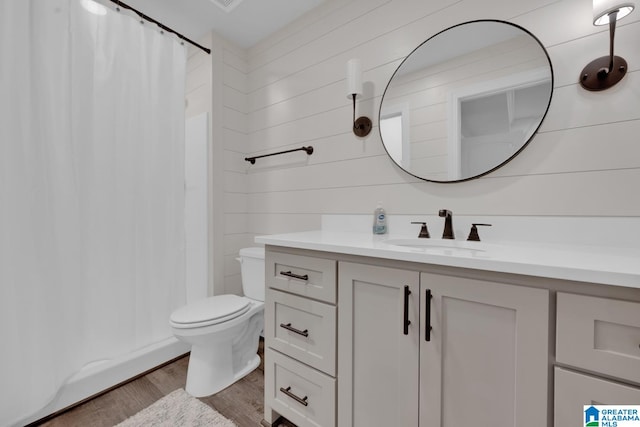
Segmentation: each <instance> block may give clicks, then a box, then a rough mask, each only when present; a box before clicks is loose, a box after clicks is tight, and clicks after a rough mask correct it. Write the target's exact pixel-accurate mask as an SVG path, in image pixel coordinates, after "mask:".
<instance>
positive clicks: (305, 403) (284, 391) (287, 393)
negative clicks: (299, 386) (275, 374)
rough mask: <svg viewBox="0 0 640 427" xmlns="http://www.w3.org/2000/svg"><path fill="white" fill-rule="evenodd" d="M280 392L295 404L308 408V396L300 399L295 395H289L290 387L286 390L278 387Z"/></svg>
mask: <svg viewBox="0 0 640 427" xmlns="http://www.w3.org/2000/svg"><path fill="white" fill-rule="evenodd" d="M280 391H281V392H283V393H284V394H286V395H287V396H289V397H290V398H292V399H293V400H295V401H296V402H298V403H299V404H301V405H304V406H309V402H308V401H307V399H308V396H305V397H302V398H300V397H298V396H296V395H295V394H293V393H291V386H289V387H287V388H284V387H280Z"/></svg>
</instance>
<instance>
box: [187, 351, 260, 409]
mask: <svg viewBox="0 0 640 427" xmlns="http://www.w3.org/2000/svg"><path fill="white" fill-rule="evenodd" d="M196 350H197V349H196ZM193 356H194V355H193V350H192V352H191V356H190V358H189V368H188V370H187V384H186V386H185V390H186V392H187V393H189V394H190V395H192V396H194V397H206V396H211V395H212V394H216V393H218V392H220V391H222V390H224V389H225V388H227V387H229V386H230V385H232V384H233V383H235V382H236V381H238V380H240V379H242V378H244V377H245V376H247V375H248V374H250V373H251V372H253V371H254V370H255V369H256V368H257V367H258V366H260V356H258V355H257V354H256V355H255V356H254V357H253V358H252V359H251V360H250V361H249V363H248V364H247V365H246V366H244V367H243V368H242V369H240V370H239V371H238V372H229V371H227V372H221V371H220V369H213V368H212V365H211V362H209V363H202V360H203V359H201V358H200V357H197V355H196V358H195V359H194V358H193ZM205 360H206V359H205ZM210 360H211V359H209V361H210Z"/></svg>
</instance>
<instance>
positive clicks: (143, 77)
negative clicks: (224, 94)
mask: <svg viewBox="0 0 640 427" xmlns="http://www.w3.org/2000/svg"><path fill="white" fill-rule="evenodd" d="M185 63H186V52H185V48H184V46H181V44H180V43H179V42H178V41H177V40H176V39H175V38H173V37H169V36H167V35H163V34H160V33H159V31H158V30H157V28H156V27H155V26H153V25H151V24H149V23H146V24H144V25H142V24H140V22H138V20H136V19H133V18H132V17H130V16H124V15H122V14H121V13H118V12H116V11H114V10H111V9H109V10H107V13H106V15H94V14H91V13H89V12H87V10H85V9H84V8H83V7H82V6H81V4H80V0H0V334H1V335H0V426H5V425H11V424H13V423H15V422H17V420H20V419H23V418H24V417H26V416H28V415H30V414H32V413H34V412H35V411H37V410H38V409H39V408H42V407H43V406H44V405H45V404H47V403H48V402H49V401H50V400H51V399H52V398H53V397H54V396H55V395H56V393H57V392H58V390H59V388H60V387H61V385H62V384H63V383H64V382H65V380H67V379H68V378H69V377H70V376H72V375H73V374H74V373H76V372H78V371H79V370H80V369H81V368H82V367H83V366H85V365H87V364H90V363H92V362H95V361H100V360H105V359H111V358H116V357H118V356H121V355H124V354H127V353H129V352H131V351H133V350H136V349H140V348H142V347H144V346H147V345H150V344H152V343H155V342H158V341H161V340H163V339H166V338H167V337H170V336H171V330H170V328H169V326H168V316H169V314H170V312H171V311H172V309H174V308H175V307H177V306H179V305H180V304H182V303H183V302H184V298H185V297H184V295H185V290H184V149H183V138H184V81H185Z"/></svg>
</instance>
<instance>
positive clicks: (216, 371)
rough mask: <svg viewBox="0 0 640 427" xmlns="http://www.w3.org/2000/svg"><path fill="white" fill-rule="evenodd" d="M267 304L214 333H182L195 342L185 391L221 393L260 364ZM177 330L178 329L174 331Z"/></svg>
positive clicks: (199, 395) (194, 394)
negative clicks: (260, 347)
mask: <svg viewBox="0 0 640 427" xmlns="http://www.w3.org/2000/svg"><path fill="white" fill-rule="evenodd" d="M262 308H263V305H257V306H256V307H255V309H254V311H253V312H251V313H248V315H249V316H250V318H249V319H238V321H237V323H236V324H235V325H226V327H225V328H224V329H222V330H219V331H217V332H215V333H212V334H204V335H197V334H196V335H192V336H190V337H187V336H184V335H183V336H178V338H182V339H184V340H189V341H190V342H191V344H192V346H191V355H190V356H189V366H188V368H187V384H186V386H185V390H186V391H187V393H189V394H190V395H192V396H195V397H205V396H210V395H212V394H215V393H218V392H219V391H221V390H223V389H225V388H226V387H229V386H230V385H231V384H233V383H235V382H236V381H238V380H239V379H241V378H243V377H244V376H246V375H247V374H249V373H250V372H251V371H253V370H254V369H256V368H257V367H258V366H259V365H260V356H258V354H257V353H258V346H259V341H260V333H261V332H262V329H263V326H264V316H263V310H262ZM174 332H175V331H174Z"/></svg>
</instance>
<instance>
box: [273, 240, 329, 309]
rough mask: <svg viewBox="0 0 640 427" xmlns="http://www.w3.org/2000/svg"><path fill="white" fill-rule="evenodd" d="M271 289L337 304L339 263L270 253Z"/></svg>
mask: <svg viewBox="0 0 640 427" xmlns="http://www.w3.org/2000/svg"><path fill="white" fill-rule="evenodd" d="M265 264H266V277H265V280H266V282H267V286H268V287H270V288H273V289H280V290H282V291H287V292H291V293H294V294H298V295H302V296H305V297H309V298H314V299H318V300H321V301H326V302H330V303H334V304H335V302H336V261H334V260H329V259H323V258H314V257H308V256H302V255H292V254H285V253H281V252H273V251H267V254H266V256H265Z"/></svg>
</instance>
